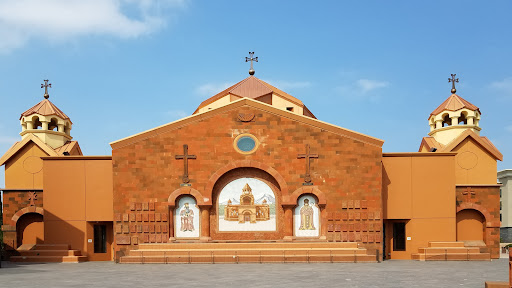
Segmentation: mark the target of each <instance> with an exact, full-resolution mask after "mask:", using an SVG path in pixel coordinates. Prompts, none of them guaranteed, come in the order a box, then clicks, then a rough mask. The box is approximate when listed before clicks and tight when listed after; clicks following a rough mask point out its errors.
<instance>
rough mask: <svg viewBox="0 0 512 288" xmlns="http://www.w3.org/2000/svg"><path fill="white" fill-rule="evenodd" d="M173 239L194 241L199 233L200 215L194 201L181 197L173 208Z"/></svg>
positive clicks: (186, 196)
mask: <svg viewBox="0 0 512 288" xmlns="http://www.w3.org/2000/svg"><path fill="white" fill-rule="evenodd" d="M173 214H174V237H176V239H191V238H193V239H196V238H199V236H200V231H201V214H200V211H199V207H198V206H197V201H196V199H195V198H194V197H193V196H191V195H182V196H180V197H179V198H178V199H177V201H176V206H175V208H174V213H173Z"/></svg>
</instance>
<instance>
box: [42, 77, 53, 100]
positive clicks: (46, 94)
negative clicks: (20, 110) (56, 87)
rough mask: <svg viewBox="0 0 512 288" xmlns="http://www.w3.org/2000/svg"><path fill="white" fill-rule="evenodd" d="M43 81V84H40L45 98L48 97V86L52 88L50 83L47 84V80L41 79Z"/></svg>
mask: <svg viewBox="0 0 512 288" xmlns="http://www.w3.org/2000/svg"><path fill="white" fill-rule="evenodd" d="M43 81H44V84H41V88H43V87H44V98H45V99H48V98H50V94H48V87H50V88H52V84H51V83H50V84H48V81H49V80H43Z"/></svg>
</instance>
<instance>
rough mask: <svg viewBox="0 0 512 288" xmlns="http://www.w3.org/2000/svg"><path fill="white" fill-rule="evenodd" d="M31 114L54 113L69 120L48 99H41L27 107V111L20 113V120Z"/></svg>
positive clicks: (49, 114)
mask: <svg viewBox="0 0 512 288" xmlns="http://www.w3.org/2000/svg"><path fill="white" fill-rule="evenodd" d="M32 114H39V115H41V116H52V115H55V116H57V117H59V118H61V119H63V120H69V122H71V120H70V119H69V117H68V116H67V115H66V114H64V112H62V111H61V110H60V109H59V108H57V106H55V104H53V103H52V102H51V101H50V100H48V99H44V100H43V101H41V102H39V103H37V104H36V105H35V106H34V107H32V108H30V109H28V110H27V111H25V112H23V113H21V116H20V120H21V118H23V117H27V116H30V115H32Z"/></svg>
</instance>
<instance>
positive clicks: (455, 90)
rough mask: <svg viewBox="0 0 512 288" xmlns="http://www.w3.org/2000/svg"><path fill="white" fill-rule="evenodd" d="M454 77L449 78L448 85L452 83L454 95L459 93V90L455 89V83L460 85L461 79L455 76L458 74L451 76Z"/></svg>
mask: <svg viewBox="0 0 512 288" xmlns="http://www.w3.org/2000/svg"><path fill="white" fill-rule="evenodd" d="M450 75H452V78H448V83H450V82H451V83H452V94H455V92H457V89H455V83H459V78H457V79H455V76H456V75H457V74H450Z"/></svg>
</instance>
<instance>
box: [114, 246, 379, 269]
mask: <svg viewBox="0 0 512 288" xmlns="http://www.w3.org/2000/svg"><path fill="white" fill-rule="evenodd" d="M335 262H336V263H339V262H377V256H376V255H369V254H368V253H367V250H366V249H364V248H359V247H358V243H356V242H338V243H336V242H334V243H333V242H273V243H233V242H231V243H211V242H206V243H163V244H140V245H139V249H138V250H131V251H129V253H128V255H126V256H122V257H121V258H120V260H119V263H139V264H140V263H164V264H167V263H169V264H171V263H183V264H185V263H210V264H216V263H235V264H236V263H335Z"/></svg>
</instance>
